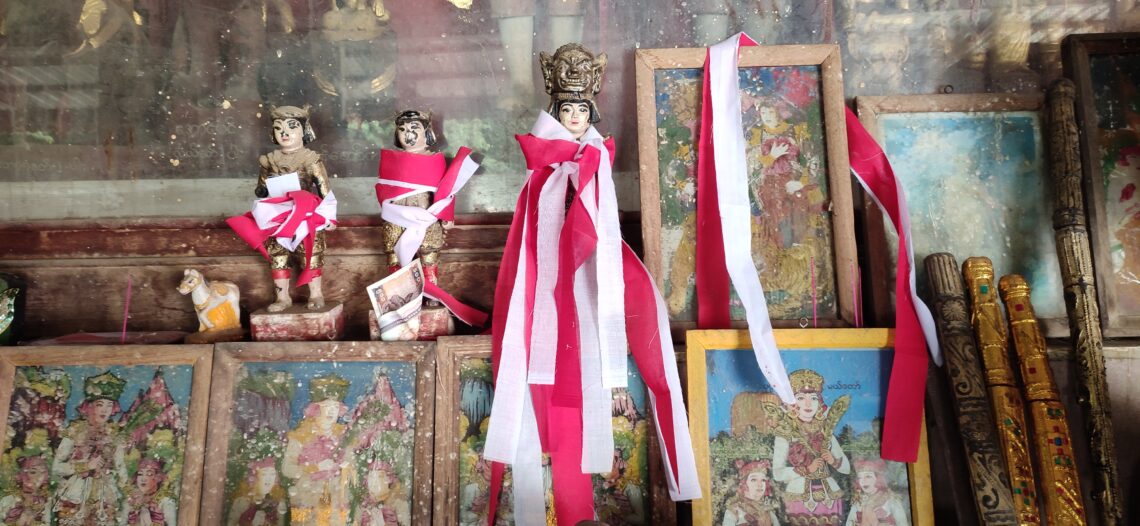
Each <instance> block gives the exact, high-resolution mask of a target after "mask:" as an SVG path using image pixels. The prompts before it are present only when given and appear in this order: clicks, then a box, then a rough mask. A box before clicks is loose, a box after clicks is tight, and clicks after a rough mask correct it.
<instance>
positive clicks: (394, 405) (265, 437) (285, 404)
mask: <svg viewBox="0 0 1140 526" xmlns="http://www.w3.org/2000/svg"><path fill="white" fill-rule="evenodd" d="M434 356H435V353H434V344H431V343H404V342H400V343H379V342H347V343H331V342H325V343H307V342H290V343H267V342H262V343H231V344H220V345H218V346H217V354H216V357H215V363H216V365H217V366H216V367H215V368H214V383H213V385H214V388H213V394H212V396H211V399H210V409H211V410H210V436H209V442H208V448H209V451H210V455H209V458H208V460H207V462H206V480H210V481H213V482H214V483H212V484H209V485H207V487H206V490H205V494H204V496H203V499H202V524H227V525H230V524H264V525H278V526H280V525H283V524H290V525H293V526H297V525H314V526H316V525H322V526H323V525H347V524H386V525H400V526H404V525H412V524H426V523H427V522H428V521H429V520H430V516H431V507H430V506H431V504H430V503H431V476H432V473H431V451H432V445H431V432H432V414H433V411H434V400H435V392H434V387H435V385H434V382H432V380H431V378H432V375H433V374H434V372H435V361H434V360H435V358H434Z"/></svg>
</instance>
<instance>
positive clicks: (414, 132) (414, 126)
mask: <svg viewBox="0 0 1140 526" xmlns="http://www.w3.org/2000/svg"><path fill="white" fill-rule="evenodd" d="M396 137H398V138H399V140H400V148H403V149H404V151H407V152H411V153H424V152H426V151H427V149H428V143H427V129H425V128H424V123H422V122H420V121H408V122H405V123H403V124H399V125H397V126H396Z"/></svg>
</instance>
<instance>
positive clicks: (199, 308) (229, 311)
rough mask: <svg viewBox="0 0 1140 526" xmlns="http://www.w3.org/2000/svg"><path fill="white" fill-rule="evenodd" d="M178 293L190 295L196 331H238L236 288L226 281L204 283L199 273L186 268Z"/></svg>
mask: <svg viewBox="0 0 1140 526" xmlns="http://www.w3.org/2000/svg"><path fill="white" fill-rule="evenodd" d="M182 274H183V276H182V283H181V284H179V285H178V292H180V293H181V294H182V295H183V296H185V295H187V294H189V295H190V300H191V301H193V302H194V310H195V311H196V312H197V313H198V331H199V332H216V331H225V330H230V329H238V330H240V329H241V310H240V307H238V287H237V285H235V284H233V283H232V282H229V281H212V282H211V281H206V278H205V277H203V276H202V273H201V272H198V271H197V270H194V269H189V268H188V269H186V270H185V272H183V273H182Z"/></svg>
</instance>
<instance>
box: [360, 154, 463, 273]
mask: <svg viewBox="0 0 1140 526" xmlns="http://www.w3.org/2000/svg"><path fill="white" fill-rule="evenodd" d="M384 152H392V153H395V154H402V155H418V154H412V153H406V152H396V151H394V150H384ZM435 155H438V156H439V157H440V158H442V154H435ZM381 157H384V158H388V157H389V155H384V154H382V155H381ZM426 157H434V156H426ZM433 160H434V159H433ZM432 164H433V165H434V163H432ZM380 166H381V168H380V179H379V182H378V183H377V184H376V192H377V196H378V200H379V201H380V217H381V218H383V219H384V220H385V221H387V222H389V223H392V224H395V225H399V226H401V227H403V228H404V233H403V234H401V235H400V239H399V240H398V241H397V242H396V248H395V250H396V257H397V258H398V259H399V260H400V266H405V265H407V264H408V263H411V262H412V260H413V259H415V257H416V251H417V250H419V249H420V246H421V245H422V244H423V241H424V236H425V235H426V234H427V229H428V227H430V226H431V225H433V224H434V223H435V222H436V221H440V220H450V219H451V218H452V217H454V213H453V212H452V215H451V216H448V217H446V218H445V217H444V212H445V211H452V210H454V208H455V207H454V203H455V196H456V194H458V193H459V190H461V189H462V188H463V186H464V185H466V184H467V181H469V180H470V179H471V176H472V175H475V171H476V170H478V169H479V163H477V162H475V160H474V159H472V158H471V149H470V148H467V147H463V148H460V149H459V152H457V153H456V154H455V159H453V160H452V161H451V165H450V167H449V168H448V169H447V171H446V172H443V173H441V174H439V175H441V176H442V177H440V178H439V180H438V182H437V183H435V184H418V183H415V182H412V181H406V180H402V179H396V178H388V177H391V176H392V175H393V174H391V173H390V172H389V171H387V170H385V168H384V161H383V160H382V161H381V164H380ZM425 168H427V167H425ZM386 176H387V177H386ZM385 187H392V188H393V189H398V190H388V191H387V193H388V194H389V195H387V196H385V197H386V198H380V197H379V196H381V195H383V194H384V193H385V190H386V189H385ZM427 192H434V193H435V199H434V201H433V202H432V204H431V205H430V206H428V207H427V208H420V207H418V206H408V205H401V204H397V203H396V201H399V200H401V199H405V198H408V197H411V196H413V195H416V194H422V193H427ZM393 193H394V195H392V194H393Z"/></svg>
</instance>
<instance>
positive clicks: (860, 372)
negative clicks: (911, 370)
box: [687, 329, 934, 526]
mask: <svg viewBox="0 0 1140 526" xmlns="http://www.w3.org/2000/svg"><path fill="white" fill-rule="evenodd" d="M776 344H777V345H778V346H779V348H780V356H781V357H782V358H783V360H784V364H785V365H786V366H787V368H788V371H790V373H789V377H790V379H791V383H792V389H793V391H794V392H795V402H794V403H793V404H791V405H787V404H783V403H782V402H781V401H780V399H779V398H778V397H777V396H776V394H775V392H773V390H772V388H771V387H770V386H769V385H768V383H767V381H765V380H764V375H762V374H761V373H760V369H759V367H758V366H757V365H756V358H755V357H754V356H753V354H752V347H751V343H750V341H749V339H748V333H747V332H746V331H731V330H727V331H690V332H689V336H688V340H687V346H688V347H687V349H688V353H687V365H688V378H689V381H688V387H689V423H690V426H691V429H692V433H693V447H694V449H695V450H696V456H697V472H698V474H699V476H700V478H701V493H702V495H704V498H702V499H698V500H694V501H693V524H694V525H697V526H708V525H712V524H717V525H743V524H894V525H896V526H904V525H912V524H914V525H933V524H934V520H933V505H932V500H931V494H930V465H929V461H928V455H927V450H926V449H927V448H926V433H925V429H924V430H923V434H922V441H921V446H920V450H919V454H918V462H916V463H913V464H904V463H899V462H890V461H885V460H883V459H882V458H880V456H879V447H880V433H881V431H882V420H883V406H884V403H885V402H884V401H885V400H886V389H887V379H888V377H889V374H890V364H891V358H892V355H893V351H892V346H893V335H892V331H891V330H890V329H824V330H817V329H777V330H776Z"/></svg>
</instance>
